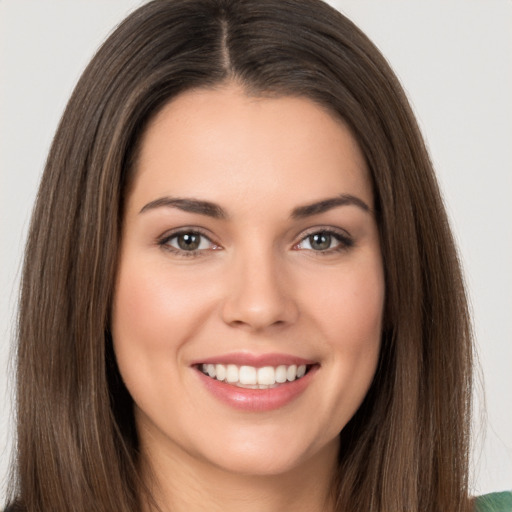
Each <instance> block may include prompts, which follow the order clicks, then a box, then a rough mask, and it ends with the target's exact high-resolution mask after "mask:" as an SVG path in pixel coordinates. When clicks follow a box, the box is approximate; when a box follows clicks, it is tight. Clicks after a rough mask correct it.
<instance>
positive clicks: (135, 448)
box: [14, 1, 473, 511]
mask: <svg viewBox="0 0 512 512" xmlns="http://www.w3.org/2000/svg"><path fill="white" fill-rule="evenodd" d="M262 205H263V207H262ZM58 219H61V220H58ZM470 385H471V339H470V329H469V325H468V314H467V308H466V303H465V296H464V290H463V286H462V281H461V277H460V270H459V266H458V263H457V258H456V253H455V249H454V245H453V241H452V238H451V235H450V232H449V229H448V227H447V222H446V217H445V214H444V210H443V207H442V203H441V200H440V197H439V192H438V189H437V185H436V182H435V179H434V177H433V173H432V169H431V166H430V163H429V160H428V156H427V153H426V151H425V148H424V145H423V143H422V140H421V136H420V135H419V132H418V129H417V126H416V123H415V121H414V118H413V116H412V114H411V111H410V109H409V106H408V104H407V101H406V100H405V96H404V94H403V92H402V90H401V88H400V86H399V84H398V82H397V80H396V78H395V77H394V75H393V74H392V72H391V71H390V69H389V67H388V66H387V64H386V62H385V61H384V59H383V58H382V56H381V55H380V54H379V53H378V51H377V50H376V49H375V47H374V46H373V45H372V44H371V43H370V42H369V41H368V40H367V38H366V37H365V36H364V35H363V34H362V33H361V32H360V31H359V30H358V29H357V28H356V27H354V26H353V25H352V24H351V23H350V22H349V21H348V20H346V19H345V18H344V17H343V16H341V15H340V14H339V13H337V12H336V11H333V10H332V9H330V8H328V7H326V6H325V5H323V4H320V3H318V2H314V1H311V2H309V1H308V2H304V1H300V2H282V1H279V2H278V1H273V2H270V1H264V2H261V1H259V2H245V1H217V2H209V1H203V2H200V1H185V2H167V1H159V2H154V3H150V4H148V5H146V6H145V7H143V8H141V9H140V10H138V11H136V12H135V13H134V14H132V15H131V16H130V17H129V18H127V20H125V22H124V23H123V24H122V25H121V26H120V27H119V28H118V29H117V30H116V31H115V32H114V34H113V35H112V36H111V37H110V38H109V40H108V41H107V42H106V43H105V45H104V46H103V47H102V48H101V49H100V51H99V52H98V54H97V55H96V57H95V58H94V59H93V61H92V62H91V64H90V66H89V67H88V68H87V70H86V71H85V73H84V75H83V77H82V79H81V80H80V82H79V84H78V86H77V88H76V90H75V92H74V94H73V96H72V98H71V100H70V103H69V105H68V107H67V110H66V113H65V115H64V117H63V119H62V123H61V126H60V127H59V130H58V133H57V135H56V137H55V141H54V144H53V147H52V150H51V152H50V156H49V159H48V163H47V168H46V171H45V175H44V177H43V181H42V184H41V189H40V193H39V198H38V203H37V206H36V210H35V213H34V221H33V224H32V227H31V232H30V237H29V243H28V246H27V257H26V264H25V269H24V275H23V288H22V299H21V311H20V326H19V351H18V407H19V409H18V418H19V421H18V484H17V488H16V489H15V491H14V494H15V497H16V499H17V504H16V507H18V509H20V510H47V509H49V510H91V509H94V510H163V511H164V510H196V509H197V510H198V509H199V508H200V507H201V509H204V508H205V506H206V507H207V508H209V509H211V510H216V509H220V508H222V509H223V510H230V509H231V508H233V509H234V508H236V509H237V510H240V509H243V510H269V511H270V510H283V509H287V508H292V507H293V508H295V509H299V510H300V509H301V508H302V509H303V510H381V511H384V510H418V511H419V510H422V511H423V510H450V511H451V510H460V511H462V510H471V509H472V508H473V505H472V504H471V503H470V501H469V499H468V497H467V443H468V421H469V402H470ZM255 386H258V389H254V387H255ZM260 386H261V387H262V389H260ZM447 397H449V399H447Z"/></svg>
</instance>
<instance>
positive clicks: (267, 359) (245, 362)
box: [192, 352, 318, 368]
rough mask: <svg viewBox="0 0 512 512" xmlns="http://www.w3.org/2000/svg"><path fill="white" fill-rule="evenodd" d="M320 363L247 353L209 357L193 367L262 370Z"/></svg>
mask: <svg viewBox="0 0 512 512" xmlns="http://www.w3.org/2000/svg"><path fill="white" fill-rule="evenodd" d="M317 363H318V361H313V360H311V359H304V358H302V357H297V356H294V355H291V354H279V353H269V354H250V353H246V352H233V353H229V354H222V355H218V356H212V357H208V358H206V359H198V360H196V361H193V362H192V366H197V365H199V364H235V365H237V366H254V367H255V368H261V367H263V366H280V365H286V366H291V365H293V364H296V365H297V366H299V365H304V364H305V365H313V364H317Z"/></svg>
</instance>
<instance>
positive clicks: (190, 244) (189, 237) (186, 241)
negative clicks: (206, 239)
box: [176, 233, 201, 251]
mask: <svg viewBox="0 0 512 512" xmlns="http://www.w3.org/2000/svg"><path fill="white" fill-rule="evenodd" d="M176 242H177V244H178V247H179V248H180V249H181V250H183V251H195V250H196V249H199V246H200V245H201V235H199V234H198V233H183V234H181V235H178V236H176Z"/></svg>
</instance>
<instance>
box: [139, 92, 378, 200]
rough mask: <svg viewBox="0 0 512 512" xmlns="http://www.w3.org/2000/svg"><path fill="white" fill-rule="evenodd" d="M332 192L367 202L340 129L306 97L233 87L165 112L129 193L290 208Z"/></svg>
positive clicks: (361, 166)
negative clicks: (262, 201)
mask: <svg viewBox="0 0 512 512" xmlns="http://www.w3.org/2000/svg"><path fill="white" fill-rule="evenodd" d="M333 189H335V190H333ZM333 192H334V193H335V192H339V193H352V194H356V195H359V196H361V198H362V199H363V200H365V201H367V202H368V203H369V204H371V203H372V194H371V187H370V180H369V176H368V170H367V167H366V164H365V160H364V157H363V155H362V153H361V151H360V149H359V147H358V145H357V143H356V141H355V139H354V138H353V136H352V135H351V133H350V130H349V129H348V128H347V126H346V125H345V124H344V123H343V122H342V121H341V120H339V119H337V118H335V117H334V116H333V115H331V114H330V113H329V112H328V111H327V110H326V109H324V108H323V107H321V106H319V105H318V104H316V103H314V102H313V101H311V100H309V99H306V98H303V97H290V96H282V97H272V98H268V97H252V96H251V97H250V96H248V95H246V94H245V92H244V91H243V90H242V89H240V88H237V87H235V86H226V87H223V88H220V89H201V90H193V91H188V92H186V93H183V94H182V95H180V96H178V97H177V98H175V99H173V100H172V101H170V102H169V103H168V104H167V105H166V106H164V108H163V109H162V110H161V111H160V112H159V113H158V114H157V115H156V116H155V118H154V119H153V120H152V122H151V123H150V124H149V126H148V128H147V130H146V132H145V134H144V136H143V139H142V141H141V145H140V153H139V158H138V160H137V166H136V176H135V180H134V187H133V188H132V193H133V195H135V196H137V197H136V199H137V200H140V201H143V200H151V199H155V197H154V196H155V195H164V194H167V195H173V196H175V195H177V194H178V195H184V196H194V197H201V198H204V199H208V200H213V201H216V202H229V201H231V200H233V199H234V198H235V197H242V198H248V197H253V196H255V197H259V198H261V197H266V198H268V199H269V200H272V199H276V200H277V199H278V200H279V201H280V202H282V203H286V202H290V205H291V203H293V202H304V200H306V201H309V200H317V199H323V198H324V197H326V196H332V195H333ZM304 194H306V195H307V196H308V197H307V198H303V197H302V198H301V196H304Z"/></svg>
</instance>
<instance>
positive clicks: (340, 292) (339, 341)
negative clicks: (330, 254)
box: [314, 261, 385, 355]
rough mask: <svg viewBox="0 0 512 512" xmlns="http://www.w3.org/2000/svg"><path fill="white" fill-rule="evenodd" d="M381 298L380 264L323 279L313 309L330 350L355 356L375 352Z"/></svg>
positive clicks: (364, 266) (382, 285)
mask: <svg viewBox="0 0 512 512" xmlns="http://www.w3.org/2000/svg"><path fill="white" fill-rule="evenodd" d="M384 295H385V293H384V277H383V271H382V266H381V264H380V261H376V262H375V263H373V264H371V265H363V266H361V267H360V268H351V269H348V270H347V271H346V272H340V273H339V274H336V275H334V276H331V279H329V280H326V282H325V287H324V293H322V294H321V295H320V296H319V297H318V300H317V301H316V305H315V306H314V307H315V310H316V317H317V318H321V319H322V322H323V330H324V334H325V338H326V339H327V340H328V341H329V343H330V344H331V345H332V348H334V349H338V350H342V351H346V352H347V353H353V354H354V355H357V354H364V353H368V352H370V353H373V352H375V351H376V349H377V351H378V347H379V344H380V336H381V330H382V314H383V308H384Z"/></svg>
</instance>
